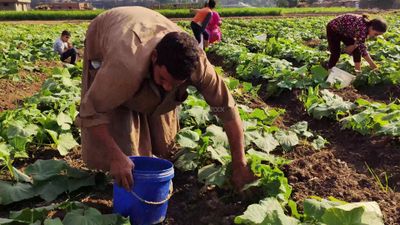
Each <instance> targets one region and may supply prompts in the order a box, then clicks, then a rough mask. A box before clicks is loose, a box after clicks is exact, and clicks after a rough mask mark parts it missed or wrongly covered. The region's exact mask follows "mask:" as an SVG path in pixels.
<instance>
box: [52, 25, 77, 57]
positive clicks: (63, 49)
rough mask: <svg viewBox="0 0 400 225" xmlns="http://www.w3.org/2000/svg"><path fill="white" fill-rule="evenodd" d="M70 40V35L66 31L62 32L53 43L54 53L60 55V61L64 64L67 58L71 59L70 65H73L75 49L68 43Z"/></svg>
mask: <svg viewBox="0 0 400 225" xmlns="http://www.w3.org/2000/svg"><path fill="white" fill-rule="evenodd" d="M70 38H71V33H70V32H69V31H67V30H64V31H63V32H62V33H61V37H59V38H57V40H56V41H55V42H54V46H53V48H54V51H55V52H56V53H58V54H59V55H60V59H61V61H63V62H65V60H67V59H68V58H71V60H70V63H71V64H75V61H76V55H77V52H76V49H75V48H74V46H73V45H72V43H71V42H70V41H69V39H70Z"/></svg>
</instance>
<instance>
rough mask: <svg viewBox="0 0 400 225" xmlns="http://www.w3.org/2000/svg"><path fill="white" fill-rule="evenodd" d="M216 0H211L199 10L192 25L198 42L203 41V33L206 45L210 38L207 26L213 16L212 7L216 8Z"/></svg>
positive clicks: (205, 45)
mask: <svg viewBox="0 0 400 225" xmlns="http://www.w3.org/2000/svg"><path fill="white" fill-rule="evenodd" d="M215 5H216V3H215V1H214V0H209V1H208V3H207V6H205V7H204V8H202V9H200V10H197V12H196V15H195V16H194V18H193V20H192V22H191V23H190V27H191V28H192V31H193V34H194V37H195V38H196V40H197V42H199V43H201V35H203V39H204V40H203V41H204V47H207V46H208V39H209V37H210V35H209V34H208V33H207V31H206V28H207V25H208V23H209V22H210V20H211V18H212V9H213V8H215Z"/></svg>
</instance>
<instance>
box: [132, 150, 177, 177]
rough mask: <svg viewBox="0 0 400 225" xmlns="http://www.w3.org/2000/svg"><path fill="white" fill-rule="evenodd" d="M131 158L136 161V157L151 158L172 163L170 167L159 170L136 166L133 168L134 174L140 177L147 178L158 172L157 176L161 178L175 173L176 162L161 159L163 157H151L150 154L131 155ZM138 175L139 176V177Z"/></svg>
mask: <svg viewBox="0 0 400 225" xmlns="http://www.w3.org/2000/svg"><path fill="white" fill-rule="evenodd" d="M129 159H131V160H132V161H133V162H134V159H151V160H160V161H163V162H165V163H167V164H169V165H170V168H167V169H164V170H157V171H151V170H136V169H135V168H134V169H133V175H137V176H139V177H140V178H143V179H147V178H149V179H150V178H153V177H154V174H155V172H157V177H159V178H165V177H169V176H173V175H174V164H173V163H172V162H170V161H168V160H166V159H161V158H156V157H149V156H129ZM137 176H136V177H137ZM139 177H137V178H139Z"/></svg>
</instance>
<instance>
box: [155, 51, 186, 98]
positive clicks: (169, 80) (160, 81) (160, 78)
mask: <svg viewBox="0 0 400 225" xmlns="http://www.w3.org/2000/svg"><path fill="white" fill-rule="evenodd" d="M151 61H152V65H153V79H154V82H155V83H156V84H157V85H158V86H160V87H162V88H163V89H164V91H166V92H168V91H172V89H174V88H175V87H177V86H179V85H180V84H182V83H183V82H185V81H184V80H177V79H175V78H174V77H173V76H172V75H171V74H170V73H169V72H168V70H167V67H165V66H164V65H158V64H157V63H156V61H157V52H156V51H153V54H152V56H151Z"/></svg>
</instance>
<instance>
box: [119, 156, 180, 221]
mask: <svg viewBox="0 0 400 225" xmlns="http://www.w3.org/2000/svg"><path fill="white" fill-rule="evenodd" d="M129 158H130V159H131V160H132V161H133V163H134V164H135V168H134V170H133V182H134V184H133V188H132V191H131V192H127V191H126V190H125V189H124V188H122V187H120V186H118V185H117V184H116V183H114V200H113V203H114V213H119V214H121V215H122V216H125V217H126V216H129V217H130V221H131V224H132V225H150V224H158V223H161V222H162V221H164V219H165V216H166V214H167V207H168V199H169V198H170V197H171V195H172V178H173V177H174V167H173V164H172V163H171V162H169V161H167V160H165V159H159V158H153V157H145V156H131V157H129Z"/></svg>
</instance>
